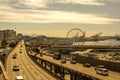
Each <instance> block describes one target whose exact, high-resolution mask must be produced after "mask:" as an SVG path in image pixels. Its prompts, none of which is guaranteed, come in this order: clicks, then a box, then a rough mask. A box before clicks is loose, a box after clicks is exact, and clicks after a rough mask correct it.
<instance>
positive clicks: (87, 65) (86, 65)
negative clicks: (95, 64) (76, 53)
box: [83, 63, 91, 67]
mask: <svg viewBox="0 0 120 80" xmlns="http://www.w3.org/2000/svg"><path fill="white" fill-rule="evenodd" d="M90 66H91V65H90V64H89V63H84V64H83V67H90Z"/></svg>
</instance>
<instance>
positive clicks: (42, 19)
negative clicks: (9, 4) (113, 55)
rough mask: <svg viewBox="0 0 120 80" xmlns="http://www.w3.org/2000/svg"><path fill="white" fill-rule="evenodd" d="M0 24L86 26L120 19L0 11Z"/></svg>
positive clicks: (54, 13)
mask: <svg viewBox="0 0 120 80" xmlns="http://www.w3.org/2000/svg"><path fill="white" fill-rule="evenodd" d="M0 12H1V13H0V15H1V16H0V17H1V18H2V19H0V22H26V23H84V24H111V23H113V22H120V20H119V19H112V18H107V17H102V16H100V15H93V14H82V13H77V12H67V11H52V10H51V11H50V10H49V11H48V10H39V11H38V10H27V11H24V10H23V11H22V10H21V11H17V10H16V12H13V11H3V10H2V11H0Z"/></svg>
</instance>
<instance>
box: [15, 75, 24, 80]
mask: <svg viewBox="0 0 120 80" xmlns="http://www.w3.org/2000/svg"><path fill="white" fill-rule="evenodd" d="M16 80H24V78H23V77H22V76H16Z"/></svg>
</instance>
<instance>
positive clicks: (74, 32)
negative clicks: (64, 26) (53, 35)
mask: <svg viewBox="0 0 120 80" xmlns="http://www.w3.org/2000/svg"><path fill="white" fill-rule="evenodd" d="M84 37H85V32H83V31H82V30H81V29H78V28H74V29H71V30H69V31H68V32H67V34H66V38H67V39H69V40H71V41H72V44H74V43H76V44H80V43H83V41H84Z"/></svg>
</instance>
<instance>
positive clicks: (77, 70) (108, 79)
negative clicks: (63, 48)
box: [29, 53, 120, 80]
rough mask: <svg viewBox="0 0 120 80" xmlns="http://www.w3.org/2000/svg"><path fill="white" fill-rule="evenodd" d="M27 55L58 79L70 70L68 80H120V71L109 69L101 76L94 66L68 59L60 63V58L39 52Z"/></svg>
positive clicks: (62, 79) (62, 78) (62, 77)
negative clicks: (40, 54)
mask: <svg viewBox="0 0 120 80" xmlns="http://www.w3.org/2000/svg"><path fill="white" fill-rule="evenodd" d="M29 55H30V56H31V58H32V59H33V60H34V61H35V62H36V63H38V65H40V66H42V67H43V68H45V69H46V70H47V71H49V72H51V73H52V74H54V75H56V76H58V77H59V78H60V80H64V79H65V76H66V74H65V71H68V72H70V77H69V80H120V76H119V75H120V73H117V72H113V71H109V74H110V75H109V76H102V75H98V74H97V73H96V71H95V69H94V67H91V68H86V67H83V65H82V64H79V63H77V64H71V63H70V62H69V61H67V63H66V64H61V61H60V60H55V59H53V58H52V57H50V56H46V55H43V56H42V57H40V56H39V54H38V55H36V56H35V55H34V54H32V53H29ZM59 69H60V70H59ZM61 70H62V71H61Z"/></svg>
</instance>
